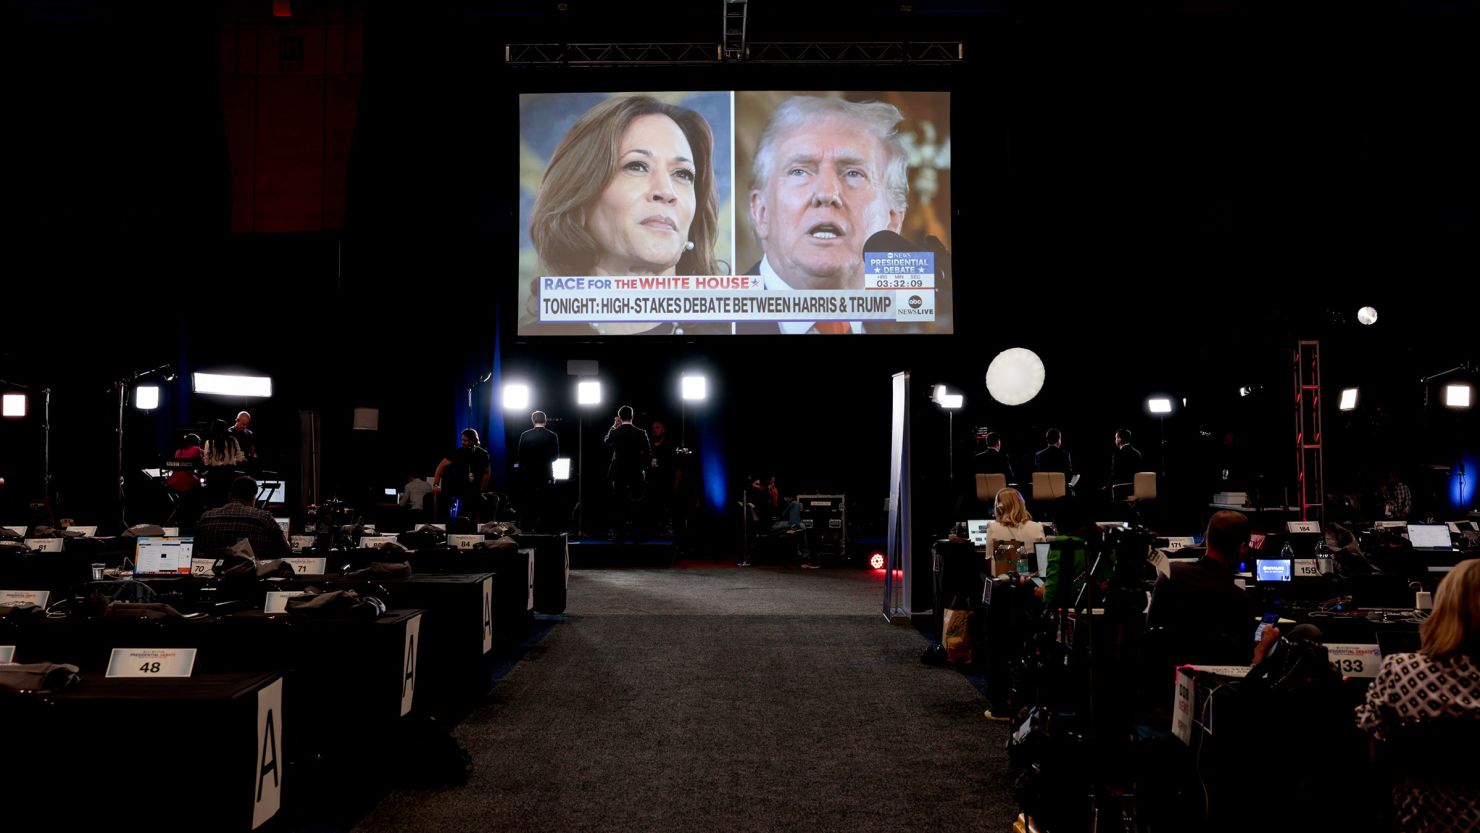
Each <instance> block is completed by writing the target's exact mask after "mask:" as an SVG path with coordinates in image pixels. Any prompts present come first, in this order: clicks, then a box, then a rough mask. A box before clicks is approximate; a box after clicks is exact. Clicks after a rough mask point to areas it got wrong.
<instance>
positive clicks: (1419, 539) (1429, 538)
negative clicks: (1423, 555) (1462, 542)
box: [1408, 524, 1454, 550]
mask: <svg viewBox="0 0 1480 833" xmlns="http://www.w3.org/2000/svg"><path fill="white" fill-rule="evenodd" d="M1408 543H1410V544H1412V545H1413V548H1414V549H1416V550H1448V549H1451V548H1453V546H1454V545H1453V543H1452V542H1451V541H1450V540H1449V527H1448V526H1447V525H1445V524H1409V525H1408Z"/></svg>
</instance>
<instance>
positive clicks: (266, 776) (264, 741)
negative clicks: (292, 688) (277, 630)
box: [252, 679, 283, 830]
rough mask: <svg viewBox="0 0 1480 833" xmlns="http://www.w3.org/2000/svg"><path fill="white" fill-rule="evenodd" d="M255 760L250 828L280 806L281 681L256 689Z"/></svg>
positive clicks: (281, 794) (281, 785) (274, 812)
mask: <svg viewBox="0 0 1480 833" xmlns="http://www.w3.org/2000/svg"><path fill="white" fill-rule="evenodd" d="M256 748H257V759H256V760H255V761H253V765H252V773H253V778H252V795H253V803H252V829H253V830H256V829H257V828H259V827H261V826H262V825H263V824H264V823H265V822H266V821H267V820H268V819H270V818H272V817H273V816H275V815H277V811H278V808H279V807H281V806H282V803H283V681H282V680H281V679H279V680H276V681H274V682H273V684H272V685H269V686H265V687H263V688H260V689H258V690H257V747H256Z"/></svg>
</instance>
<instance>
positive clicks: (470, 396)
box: [463, 370, 493, 428]
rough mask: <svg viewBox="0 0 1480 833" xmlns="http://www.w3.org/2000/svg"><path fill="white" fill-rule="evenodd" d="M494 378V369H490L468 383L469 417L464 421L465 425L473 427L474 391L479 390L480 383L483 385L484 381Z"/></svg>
mask: <svg viewBox="0 0 1480 833" xmlns="http://www.w3.org/2000/svg"><path fill="white" fill-rule="evenodd" d="M492 378H493V371H492V370H490V371H488V372H487V373H484V374H483V375H481V376H479V377H478V381H476V382H474V383H473V384H471V385H468V418H467V419H466V420H465V421H464V422H463V426H464V427H466V428H471V427H473V391H475V390H477V389H478V386H479V385H482V384H483V383H484V382H487V381H488V380H489V379H492Z"/></svg>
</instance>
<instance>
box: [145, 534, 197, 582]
mask: <svg viewBox="0 0 1480 833" xmlns="http://www.w3.org/2000/svg"><path fill="white" fill-rule="evenodd" d="M194 545H195V539H193V538H140V539H138V541H136V542H135V543H134V575H136V576H158V575H175V574H184V575H189V574H190V555H191V552H192V551H193V550H194Z"/></svg>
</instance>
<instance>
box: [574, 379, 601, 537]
mask: <svg viewBox="0 0 1480 833" xmlns="http://www.w3.org/2000/svg"><path fill="white" fill-rule="evenodd" d="M600 404H601V382H600V381H598V380H595V379H589V380H587V381H584V382H576V413H577V414H578V415H579V417H580V419H579V421H578V422H577V426H578V429H579V431H580V433H579V434H577V435H576V534H577V535H579V536H581V537H583V538H584V537H585V536H586V409H587V408H594V407H596V406H597V405H600Z"/></svg>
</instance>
